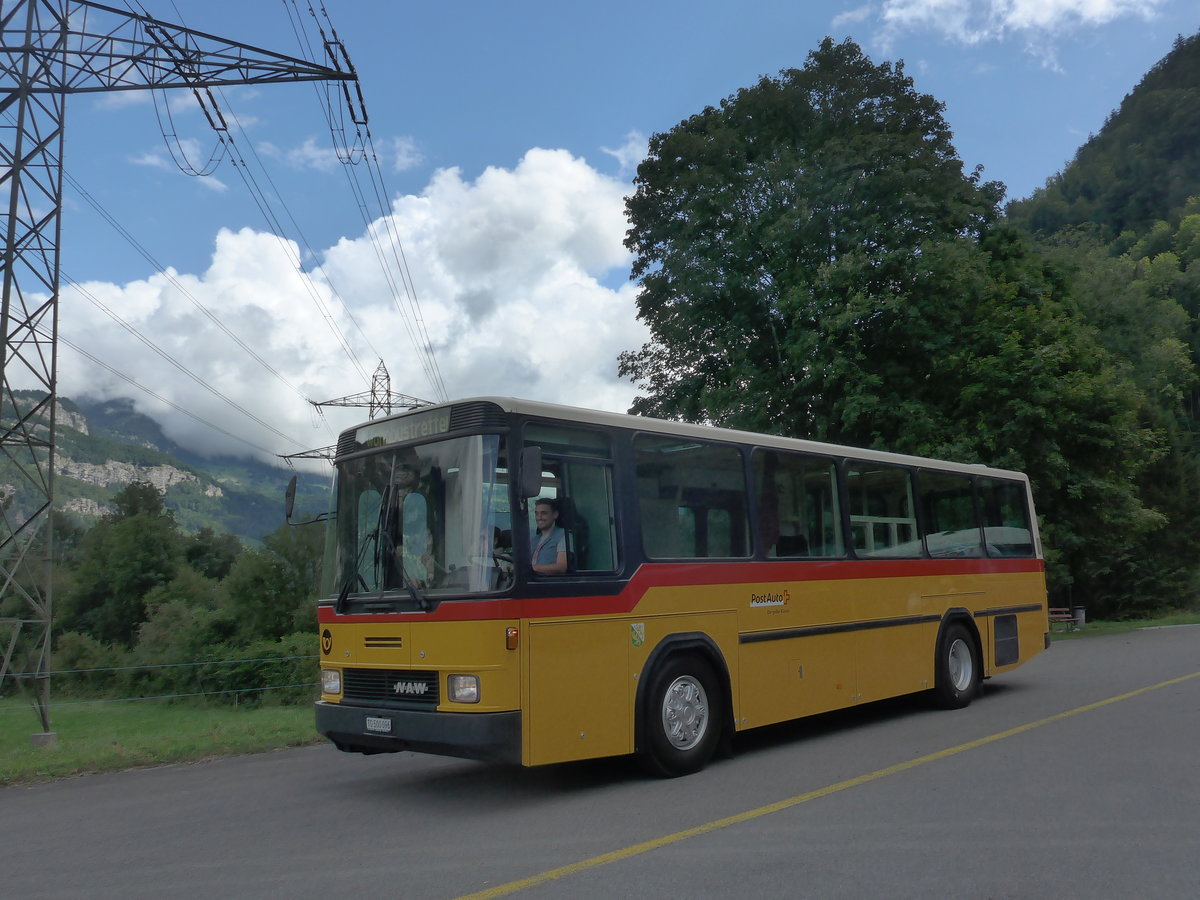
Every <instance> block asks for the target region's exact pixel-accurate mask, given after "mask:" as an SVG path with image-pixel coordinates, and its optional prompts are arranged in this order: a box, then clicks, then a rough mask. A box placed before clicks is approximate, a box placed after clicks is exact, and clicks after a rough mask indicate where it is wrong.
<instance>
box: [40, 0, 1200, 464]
mask: <svg viewBox="0 0 1200 900" xmlns="http://www.w3.org/2000/svg"><path fill="white" fill-rule="evenodd" d="M324 2H325V10H326V12H327V13H328V20H325V21H324V24H325V27H326V29H329V28H330V27H332V28H333V29H336V33H337V36H338V38H340V40H341V41H342V43H343V44H344V46H345V48H346V51H347V52H348V54H349V57H350V59H351V60H352V61H353V64H354V67H355V69H356V71H357V73H358V76H359V86H360V88H361V91H362V96H363V98H364V102H365V108H366V111H367V114H368V126H369V129H370V133H371V148H372V150H373V153H374V158H375V159H377V161H378V165H377V166H376V167H375V169H374V171H376V172H378V177H377V178H375V177H372V175H371V174H370V173H371V171H372V170H371V169H369V168H368V167H367V166H365V165H362V164H360V165H358V166H355V167H353V170H354V171H353V174H352V173H351V172H350V171H349V169H348V167H347V166H345V165H344V164H342V163H340V162H338V160H337V156H336V153H335V152H334V149H333V147H334V142H333V139H332V137H331V134H330V128H329V124H328V119H327V116H326V114H325V111H324V109H323V107H322V104H321V102H320V98H321V97H323V96H327V92H325V90H324V89H321V88H317V87H315V86H314V85H312V84H287V85H262V86H255V87H228V88H222V89H221V90H220V91H218V92H216V94H215V99H216V102H217V105H218V106H219V107H220V108H221V111H222V114H223V115H224V117H225V119H226V121H227V123H228V124H229V126H230V128H229V133H230V135H231V136H232V140H233V143H234V145H235V146H236V156H234V157H233V158H227V159H225V160H223V161H221V162H220V163H219V164H218V165H216V167H215V168H214V169H213V170H212V171H211V173H210V174H207V175H204V176H195V175H190V174H186V173H185V172H184V171H182V170H181V167H180V166H179V165H178V164H177V162H176V161H175V159H174V158H173V155H172V149H173V150H174V155H175V156H176V157H178V156H179V155H180V152H181V150H182V151H183V153H184V154H185V155H186V156H187V157H188V160H189V164H190V165H191V166H192V167H194V168H203V167H204V164H205V162H206V161H207V160H208V158H209V154H210V153H211V151H212V150H213V148H214V147H215V146H217V140H216V136H215V134H214V133H213V131H212V130H211V129H210V128H209V126H208V124H207V121H206V118H205V116H204V114H203V112H202V111H201V110H200V108H199V106H198V105H197V104H196V103H195V101H194V99H192V97H191V95H190V92H186V91H168V92H158V93H151V92H149V91H128V92H112V93H96V94H74V95H71V96H70V97H69V98H68V101H67V110H66V144H65V151H64V168H65V171H66V175H67V186H66V188H65V196H64V211H63V222H62V225H63V235H62V246H61V251H60V252H61V255H60V261H61V265H62V270H63V273H64V276H65V278H66V279H67V283H65V284H64V287H63V290H62V293H61V304H60V323H59V333H60V336H61V338H62V342H61V344H60V348H59V363H58V391H59V394H60V396H65V397H71V398H80V397H85V396H86V397H90V398H94V399H109V398H115V397H129V398H131V399H132V400H133V401H134V403H135V404H136V406H137V408H138V409H139V410H140V411H141V412H144V413H146V414H148V415H151V416H153V417H154V418H156V419H157V420H158V421H159V422H160V423H161V424H162V425H163V427H164V429H165V430H166V432H167V434H168V436H170V437H171V438H173V439H174V440H176V441H178V442H180V443H183V444H186V445H189V446H192V447H194V448H196V449H197V450H199V451H201V452H204V453H210V454H212V453H225V454H235V455H253V456H258V457H261V458H266V459H272V458H273V457H274V454H292V453H297V452H300V451H302V450H306V449H311V448H317V447H323V446H328V445H330V444H333V443H335V441H336V434H337V432H338V431H340V430H341V429H343V428H346V427H349V426H350V425H353V424H354V423H355V422H357V421H360V420H363V419H365V418H366V417H367V410H366V409H354V408H351V409H344V408H325V409H324V410H323V412H322V413H320V414H319V413H318V412H317V410H316V408H315V407H314V406H313V405H312V404H311V403H309V402H308V401H310V400H311V401H327V400H333V399H337V398H341V397H346V396H349V395H354V394H361V393H363V392H366V391H369V389H370V376H371V373H372V372H374V370H375V368H376V366H377V365H378V364H379V362H380V361H381V360H382V361H383V362H384V363H385V364H386V366H387V368H388V370H389V372H390V375H391V379H392V389H393V390H394V391H397V392H401V393H404V394H408V395H412V396H416V397H420V398H424V399H429V400H435V401H436V400H445V399H458V398H463V397H472V396H485V395H505V396H517V397H524V398H527V399H536V400H545V401H551V402H559V403H565V404H569V405H577V406H587V407H592V408H601V409H609V410H616V411H624V410H626V409H627V408H628V406H629V404H630V402H631V401H632V400H633V398H634V397H635V396H636V393H637V391H636V388H635V386H634V385H633V384H631V383H629V382H628V381H624V380H622V379H620V378H618V376H617V357H618V355H619V354H620V353H621V351H623V350H634V349H637V348H638V347H640V346H641V345H642V344H643V343H644V342H645V340H646V338H647V330H646V328H645V326H644V324H643V323H641V322H639V321H638V320H637V316H636V294H637V285H636V283H633V282H631V281H630V280H629V272H630V263H631V256H630V255H629V253H628V252H627V251H626V250H625V249H624V247H623V244H622V241H623V239H624V235H625V231H626V229H627V228H628V223H627V221H626V220H625V216H624V198H625V196H627V195H628V194H630V193H631V192H632V178H633V177H634V174H635V170H636V166H637V163H638V161H639V160H640V159H641V157H642V155H643V154H644V151H645V147H646V142H647V139H648V138H649V136H650V135H652V134H654V133H656V132H661V131H667V130H669V129H670V128H672V127H673V126H674V125H676V124H677V123H679V122H680V121H682V120H683V119H686V118H687V117H688V116H690V115H692V114H694V113H697V112H700V111H701V110H703V109H704V107H706V106H709V105H715V104H717V103H719V101H720V100H721V99H722V98H724V97H727V96H729V95H731V94H733V93H734V92H736V91H737V90H738V89H739V88H742V87H747V86H750V85H752V84H754V83H755V82H756V81H757V80H758V79H759V78H760V77H762V76H764V75H774V74H776V73H778V72H779V71H780V70H781V69H785V68H790V67H801V66H803V64H804V61H805V58H806V56H807V54H808V53H809V52H810V51H811V50H813V49H814V48H815V47H816V46H817V45H818V43H819V42H820V41H821V39H822V38H824V37H825V36H826V35H829V36H832V37H833V38H834V39H836V40H841V39H843V38H851V39H853V40H855V41H856V42H858V43H859V44H860V45H861V46H862V47H863V49H864V51H865V52H866V53H867V54H868V55H869V56H870V57H871V59H872V60H873V61H875V62H877V63H878V62H883V61H888V60H890V61H897V60H903V62H904V64H905V70H906V72H907V73H908V74H909V75H911V76H912V77H913V79H914V82H915V86H916V88H917V90H919V91H922V92H925V93H929V94H932V95H933V96H934V97H936V98H937V99H938V100H940V101H942V102H943V103H944V104H945V111H944V115H945V117H946V120H947V122H948V123H949V125H950V127H951V129H952V131H953V133H954V142H955V146H956V148H957V150H958V153H959V156H960V157H961V158H962V160H963V162H964V165H965V168H966V170H967V171H970V170H971V169H973V168H974V167H975V166H976V165H982V166H983V172H984V178H985V179H987V180H999V181H1002V182H1004V184H1005V185H1006V186H1007V188H1008V197H1009V198H1020V197H1025V196H1028V195H1029V194H1030V193H1031V192H1033V191H1034V190H1035V189H1036V188H1038V187H1039V186H1041V185H1042V184H1044V182H1045V181H1046V179H1047V178H1049V177H1051V176H1052V175H1054V174H1055V173H1056V172H1058V171H1059V170H1061V169H1062V168H1063V167H1064V166H1065V165H1066V164H1067V163H1068V162H1069V160H1070V159H1071V158H1072V156H1073V155H1074V153H1075V151H1076V149H1077V148H1078V147H1079V146H1080V145H1081V144H1082V143H1083V142H1084V141H1086V140H1087V138H1088V136H1089V135H1090V134H1093V133H1095V132H1097V131H1099V129H1100V128H1101V126H1102V125H1103V123H1104V121H1105V118H1106V117H1107V116H1108V115H1109V114H1110V113H1111V112H1112V111H1114V110H1115V109H1116V108H1117V107H1118V106H1119V104H1120V102H1121V100H1122V98H1123V97H1124V96H1125V94H1126V93H1128V92H1129V91H1130V90H1132V88H1133V87H1134V86H1135V85H1136V84H1137V82H1138V81H1139V80H1140V79H1141V77H1142V76H1143V75H1144V74H1145V72H1146V71H1147V70H1148V69H1149V68H1150V67H1151V66H1153V65H1154V63H1155V62H1157V61H1158V60H1159V59H1161V58H1162V57H1163V56H1164V55H1166V54H1167V53H1168V52H1169V51H1170V49H1171V45H1172V43H1173V41H1174V40H1175V38H1176V36H1177V35H1179V34H1184V35H1190V34H1193V33H1195V32H1196V31H1197V30H1198V29H1200V9H1198V8H1197V6H1196V3H1195V0H873V2H855V0H847V2H836V0H790V2H785V0H741V2H738V3H732V2H725V3H716V2H711V0H689V2H686V3H685V2H677V0H655V2H646V0H640V2H636V3H635V2H628V0H609V2H607V3H603V4H599V3H597V4H564V3H561V2H541V0H508V2H505V3H494V2H492V3H489V2H483V0H447V2H442V3H436V4H435V3H420V4H418V3H413V2H408V0H324ZM109 3H110V5H118V4H117V0H109ZM142 5H143V6H144V8H145V9H146V10H148V11H149V13H150V14H151V15H153V16H155V17H156V18H158V19H161V20H164V21H167V22H173V23H181V24H185V25H187V26H188V27H190V28H193V29H196V30H198V31H203V32H207V33H209V34H213V35H218V36H220V37H223V38H228V39H232V40H236V41H239V42H241V43H245V44H249V45H252V46H254V47H259V48H263V49H265V50H270V51H273V52H277V53H282V54H286V55H289V56H301V55H304V53H303V52H302V50H301V48H300V45H299V43H298V39H297V30H296V29H295V28H294V26H293V22H294V21H296V20H297V19H296V16H297V13H296V12H295V11H293V13H292V15H291V16H289V9H292V7H291V5H290V4H289V5H285V4H284V3H281V2H270V0H255V2H252V3H247V2H245V0H237V2H232V0H173V2H172V0H143V4H142ZM298 9H299V12H298V15H299V20H300V21H303V22H305V23H306V27H307V28H308V30H309V32H310V33H311V34H315V33H316V31H315V21H316V20H314V19H313V18H312V17H310V16H309V14H308V10H307V0H298ZM334 96H335V97H336V96H338V94H337V93H336V91H335V93H334ZM164 134H168V135H173V136H174V138H173V139H169V138H165V137H164ZM364 184H365V185H367V190H366V191H364V189H363V187H362V186H363V185H364ZM356 185H357V187H355V186H356ZM387 235H391V236H393V237H394V238H395V239H396V240H395V241H390V240H383V239H377V238H379V237H380V236H387ZM397 242H398V243H397ZM397 261H399V263H400V264H399V265H397ZM388 271H390V272H392V273H393V274H392V275H390V276H389V275H387V274H385V273H386V272H388ZM401 271H402V272H403V273H404V275H403V278H398V277H397V275H396V274H395V273H396V272H401ZM406 286H407V289H406ZM425 346H428V347H429V348H431V350H432V353H423V352H421V349H420V348H422V347H425ZM80 351H83V352H80ZM97 361H99V362H97ZM135 385H136V386H135ZM143 388H144V389H148V390H143ZM182 410H186V411H187V412H188V413H190V415H188V414H185V413H184V412H182ZM214 426H215V427H214Z"/></svg>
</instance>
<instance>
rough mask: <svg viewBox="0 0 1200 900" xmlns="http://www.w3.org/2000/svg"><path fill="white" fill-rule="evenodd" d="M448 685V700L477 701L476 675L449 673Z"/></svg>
mask: <svg viewBox="0 0 1200 900" xmlns="http://www.w3.org/2000/svg"><path fill="white" fill-rule="evenodd" d="M448 687H449V688H450V691H449V694H450V700H451V702H453V703H478V702H479V676H478V675H451V676H450V679H449V684H448Z"/></svg>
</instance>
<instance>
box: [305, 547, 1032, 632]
mask: <svg viewBox="0 0 1200 900" xmlns="http://www.w3.org/2000/svg"><path fill="white" fill-rule="evenodd" d="M1044 570H1045V563H1044V562H1043V561H1042V560H1040V559H872V560H825V561H816V560H804V561H799V562H797V561H769V562H761V561H748V562H733V563H731V562H721V563H706V562H686V563H647V564H645V565H642V566H640V567H639V568H638V570H637V572H635V573H634V575H633V577H632V578H631V579H630V580H629V583H628V584H626V585H625V587H624V588H623V589H622V590H621V592H620V593H618V594H606V595H586V594H583V595H575V596H557V597H524V598H519V599H518V598H513V597H506V598H501V599H496V600H449V601H446V602H444V603H442V604H440V605H439V606H438V608H437V609H436V610H433V611H432V612H417V611H413V612H403V613H371V614H368V615H342V616H339V615H337V614H336V613H335V612H334V611H333V608H332V607H330V606H321V607H319V608H318V610H317V620H318V621H319V622H322V623H330V622H347V623H356V622H357V623H368V622H376V623H378V622H388V621H411V620H414V619H420V620H421V621H429V622H464V621H470V620H472V619H481V620H482V619H493V620H494V619H534V618H541V617H544V616H562V615H571V616H595V615H612V614H619V613H628V612H631V611H632V610H633V609H634V607H636V606H637V604H638V602H639V601H640V600H641V599H642V597H643V595H644V594H645V593H646V591H647V590H649V589H651V588H659V587H694V586H704V585H759V584H768V583H778V582H797V581H856V580H861V579H868V578H936V577H943V576H964V575H992V574H1003V575H1015V574H1022V573H1039V574H1040V573H1042V572H1044Z"/></svg>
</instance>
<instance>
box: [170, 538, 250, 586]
mask: <svg viewBox="0 0 1200 900" xmlns="http://www.w3.org/2000/svg"><path fill="white" fill-rule="evenodd" d="M241 552H242V542H241V541H239V540H238V539H237V536H236V535H233V534H230V533H229V532H224V533H221V534H218V533H217V532H215V531H213V529H211V528H209V527H208V526H205V527H204V528H201V529H200V531H199V532H197V533H196V534H195V535H193V536H192V537H191V538H190V539H189V540H188V541H187V546H186V547H185V549H184V557H185V558H186V559H187V562H188V565H190V566H191V567H192V568H193V569H195V570H196V571H197V572H199V573H200V574H201V575H203V576H205V577H206V578H215V579H217V580H218V581H219V580H220V579H222V578H224V577H225V576H226V575H228V574H229V570H230V569H232V568H233V564H234V562H236V561H237V558H238V554H240V553H241Z"/></svg>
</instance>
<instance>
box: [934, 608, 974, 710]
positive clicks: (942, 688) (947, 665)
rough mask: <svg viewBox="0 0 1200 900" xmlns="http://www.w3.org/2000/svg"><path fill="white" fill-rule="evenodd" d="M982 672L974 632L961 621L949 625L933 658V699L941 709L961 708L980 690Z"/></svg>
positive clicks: (939, 641)
mask: <svg viewBox="0 0 1200 900" xmlns="http://www.w3.org/2000/svg"><path fill="white" fill-rule="evenodd" d="M982 674H983V670H982V666H981V665H980V661H979V651H978V650H977V649H976V645H975V638H974V637H973V636H972V635H971V632H970V631H969V630H968V629H967V627H966V626H965V625H963V624H961V623H959V622H953V623H951V624H949V625H947V626H946V628H945V629H944V630H943V631H942V636H941V638H940V639H939V640H938V649H937V657H936V659H935V660H934V688H933V698H934V701H935V702H936V703H937V705H938V706H940V707H941V708H942V709H962V708H963V707H964V706H966V705H967V704H969V703H970V702H971V701H972V700H974V699H975V696H976V695H977V694H978V693H979V683H980V678H981V676H982Z"/></svg>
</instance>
